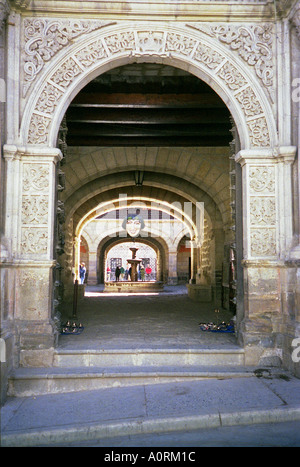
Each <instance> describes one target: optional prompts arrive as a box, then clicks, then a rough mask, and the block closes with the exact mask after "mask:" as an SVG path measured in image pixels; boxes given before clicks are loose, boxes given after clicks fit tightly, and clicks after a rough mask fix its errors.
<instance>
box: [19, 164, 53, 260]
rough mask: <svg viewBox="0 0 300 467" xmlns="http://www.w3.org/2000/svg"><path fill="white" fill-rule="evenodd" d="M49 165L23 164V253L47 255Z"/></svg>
mask: <svg viewBox="0 0 300 467" xmlns="http://www.w3.org/2000/svg"><path fill="white" fill-rule="evenodd" d="M49 177H50V171H49V165H48V164H41V163H29V162H26V163H24V164H23V192H22V209H21V222H22V225H21V253H22V254H25V255H36V254H37V255H45V254H47V250H48V216H49Z"/></svg>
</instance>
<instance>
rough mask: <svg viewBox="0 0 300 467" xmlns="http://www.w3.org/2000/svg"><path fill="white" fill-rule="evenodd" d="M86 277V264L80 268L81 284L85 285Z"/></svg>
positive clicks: (82, 264)
mask: <svg viewBox="0 0 300 467" xmlns="http://www.w3.org/2000/svg"><path fill="white" fill-rule="evenodd" d="M85 275H86V267H85V263H81V264H80V266H79V278H80V284H83V283H84V279H85Z"/></svg>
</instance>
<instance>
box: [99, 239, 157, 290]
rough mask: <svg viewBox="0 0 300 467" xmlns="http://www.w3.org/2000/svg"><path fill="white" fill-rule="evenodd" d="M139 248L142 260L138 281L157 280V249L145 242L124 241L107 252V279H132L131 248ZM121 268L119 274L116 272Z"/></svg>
mask: <svg viewBox="0 0 300 467" xmlns="http://www.w3.org/2000/svg"><path fill="white" fill-rule="evenodd" d="M132 247H135V248H137V251H138V253H137V258H138V259H139V260H140V263H139V266H138V269H137V281H156V280H157V276H158V269H157V267H158V264H157V260H158V258H157V253H156V252H155V250H154V249H153V248H152V247H151V246H149V245H146V244H145V243H143V242H141V241H140V242H134V241H132V242H122V243H119V244H118V245H115V246H113V247H111V248H110V249H109V250H108V251H107V252H105V256H106V264H105V272H106V278H105V280H106V281H114V280H115V281H117V280H120V281H128V280H131V269H130V268H131V266H130V263H129V262H128V260H130V259H131V257H132V255H131V250H130V248H132ZM117 267H119V268H120V272H119V275H117V273H116V269H117Z"/></svg>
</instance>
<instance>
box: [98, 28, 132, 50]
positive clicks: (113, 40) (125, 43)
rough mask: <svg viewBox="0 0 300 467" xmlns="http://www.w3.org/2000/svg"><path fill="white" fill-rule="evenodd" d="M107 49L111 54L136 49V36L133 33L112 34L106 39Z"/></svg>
mask: <svg viewBox="0 0 300 467" xmlns="http://www.w3.org/2000/svg"><path fill="white" fill-rule="evenodd" d="M105 43H106V47H107V49H108V50H109V52H110V53H111V54H116V53H119V52H121V51H125V50H133V49H135V36H134V33H133V32H132V31H128V32H120V33H117V34H112V35H110V36H107V37H106V38H105Z"/></svg>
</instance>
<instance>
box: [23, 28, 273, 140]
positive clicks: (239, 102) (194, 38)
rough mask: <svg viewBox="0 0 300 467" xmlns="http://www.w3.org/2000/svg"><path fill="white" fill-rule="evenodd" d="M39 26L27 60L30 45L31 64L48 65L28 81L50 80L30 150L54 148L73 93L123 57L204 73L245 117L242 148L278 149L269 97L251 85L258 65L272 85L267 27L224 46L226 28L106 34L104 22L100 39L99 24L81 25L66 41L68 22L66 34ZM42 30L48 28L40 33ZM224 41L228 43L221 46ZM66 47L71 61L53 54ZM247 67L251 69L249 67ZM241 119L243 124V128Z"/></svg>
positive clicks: (28, 134)
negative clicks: (174, 63)
mask: <svg viewBox="0 0 300 467" xmlns="http://www.w3.org/2000/svg"><path fill="white" fill-rule="evenodd" d="M31 21H33V20H31ZM36 21H37V23H32V24H36V25H38V24H40V26H39V27H38V26H36V27H37V31H38V32H36V33H32V34H33V37H34V38H35V39H34V40H33V39H32V40H33V42H28V46H27V49H26V50H27V52H26V54H27V60H29V59H28V57H29V50H30V46H29V43H30V44H33V43H34V44H36V46H37V50H36V51H35V53H34V57H33V58H32V59H33V60H36V61H39V62H40V60H41V59H40V58H38V57H41V58H42V60H43V66H42V63H41V64H40V66H39V65H38V64H36V66H35V68H34V72H33V73H32V74H31V75H30V76H31V77H30V80H31V82H33V81H34V80H35V78H37V76H38V75H39V76H42V73H43V72H44V73H46V74H45V80H44V82H43V84H42V85H41V86H40V87H39V88H38V89H37V94H36V96H35V99H34V101H31V100H29V101H28V102H27V104H26V106H25V111H24V114H23V123H22V129H21V133H22V135H23V138H25V140H27V142H28V143H29V144H37V145H49V144H50V145H51V144H52V143H54V140H53V141H52V139H53V138H54V135H56V133H57V131H56V128H55V127H53V125H55V122H56V121H61V119H62V116H61V115H58V112H59V109H60V108H62V107H63V104H64V102H65V100H66V99H68V96H69V95H70V93H71V92H72V93H74V91H75V89H76V87H77V86H79V87H81V86H82V84H80V83H81V82H82V80H84V81H85V82H87V81H88V76H89V74H90V73H92V72H93V73H94V72H95V69H99V73H100V72H101V67H102V66H105V67H106V69H107V64H108V63H109V62H110V61H111V62H113V61H114V62H115V60H116V59H118V60H119V59H121V58H122V59H124V57H128V58H136V59H138V58H140V57H148V58H149V57H150V58H151V60H153V61H156V60H158V59H159V60H160V61H161V60H162V61H163V60H165V59H166V60H170V59H171V58H174V59H175V60H179V61H182V62H184V63H185V64H186V63H187V62H188V63H189V64H190V66H192V67H194V69H196V70H197V69H198V70H199V74H200V75H201V76H203V73H204V75H205V76H207V79H208V80H209V81H210V82H212V83H215V85H216V86H217V87H218V89H223V91H224V93H225V94H226V95H227V98H226V99H227V101H228V103H229V107H231V106H232V111H233V113H235V112H237V114H238V115H239V116H240V117H239V119H238V121H237V125H238V126H239V133H240V135H241V139H242V140H244V141H243V145H244V146H249V147H270V146H271V145H272V144H273V143H274V142H275V140H276V131H275V129H274V128H275V124H274V120H273V117H272V110H271V107H268V105H267V103H266V98H265V96H264V97H262V95H259V94H258V92H260V91H258V87H257V85H256V84H255V79H254V80H252V78H251V66H253V67H254V68H255V69H256V70H257V74H258V70H260V74H259V76H260V79H261V80H262V81H264V80H265V81H266V80H267V78H268V79H269V81H270V80H271V78H270V76H271V71H270V70H271V68H270V67H269V65H268V64H269V56H270V57H271V55H272V54H271V44H270V40H271V39H270V36H271V29H270V28H269V27H267V26H266V27H263V26H262V27H260V28H259V27H257V28H255V27H254V26H253V27H249V28H248V29H249V30H248V29H247V28H242V27H241V28H240V29H237V30H236V31H235V32H234V31H233V30H231V29H230V31H228V34H229V36H228V38H227V39H226V37H227V35H226V34H227V33H226V31H225V30H222V33H221V29H220V28H219V30H218V32H217V29H216V30H215V32H214V33H213V34H212V33H210V35H209V37H207V35H205V34H203V31H201V32H200V31H198V30H197V25H193V28H191V27H190V26H191V24H189V25H188V26H189V27H188V28H187V27H181V28H180V29H178V26H177V27H176V32H174V31H173V28H172V26H171V25H170V27H169V28H168V29H166V28H162V27H160V26H159V24H155V25H153V27H151V28H150V27H149V25H148V24H147V26H146V27H144V28H143V27H142V25H135V26H132V25H128V28H126V27H125V26H124V25H122V27H119V30H118V29H117V26H112V25H111V26H108V25H105V26H107V27H105V28H104V27H103V26H104V25H103V23H101V25H99V28H100V31H99V32H98V34H97V35H95V33H94V32H92V31H93V29H95V28H96V23H95V22H93V23H92V26H90V27H88V26H87V24H86V23H85V22H84V24H83V26H81V27H79V24H77V23H76V25H77V26H78V28H77V29H74V30H73V29H72V25H71V23H70V24H69V29H70V30H69V29H68V34H67V33H66V39H65V36H64V35H63V36H62V31H65V29H66V24H65V23H64V26H63V25H62V23H61V27H58V23H57V22H55V21H54V20H52V23H51V24H53V28H52V29H51V27H50V23H49V24H48V23H47V25H48V26H49V28H46V24H45V23H39V22H38V20H37V19H36ZM49 21H50V20H49ZM26 24H27V27H29V24H31V23H30V22H29V19H27V23H26ZM42 24H43V25H44V28H42V27H41V25H42ZM194 26H195V28H194ZM245 31H247V34H246V32H245ZM50 33H51V34H50ZM28 34H29V33H28ZM35 34H36V35H35ZM42 34H44V36H42V37H43V40H42V38H41V40H40V41H38V40H37V37H40V36H41V35H42ZM73 34H75V35H76V40H75V42H74V44H73V43H72V42H71V40H70V38H71V37H73V36H72V35H73ZM80 34H84V38H85V39H84V40H83V39H82V38H81V37H79V36H80ZM56 35H58V38H57V37H56ZM52 36H53V41H54V42H55V43H56V42H57V43H58V45H57V46H56V47H54V52H53V53H51V54H50V52H48V48H49V44H50V37H52ZM77 36H78V37H77ZM245 36H246V37H245ZM62 37H63V39H65V40H63V39H62ZM220 37H222V41H221V44H220V40H219V38H220ZM263 40H265V41H266V43H264V42H263ZM226 41H227V43H230V45H231V46H230V48H229V50H228V47H227V45H223V43H226ZM43 44H44V47H45V51H44V52H43V48H42V47H43ZM245 44H247V47H248V49H250V50H249V53H248V55H247V57H245V55H243V52H242V50H243V48H242V47H243V46H244V45H245ZM62 48H65V51H66V53H65V54H61V53H60V54H56V53H55V51H57V50H59V51H61V49H62ZM236 50H238V51H239V53H238V56H237V57H234V56H233V54H234V51H236ZM263 51H265V55H264V54H263ZM57 57H59V58H57ZM241 57H242V58H243V60H241ZM238 60H240V62H238ZM270 60H271V58H270ZM25 62H26V59H25ZM244 62H246V64H244ZM26 63H29V61H27V62H26ZM46 63H47V66H46V65H45V64H46ZM249 64H251V66H250V67H249ZM184 66H186V65H184ZM247 67H248V68H247ZM32 70H33V67H32ZM26 76H27V75H26V72H25V78H24V79H25V81H28V80H29V78H28V77H26ZM267 81H268V80H267ZM269 81H268V83H269ZM25 84H26V83H25ZM268 85H269V84H268ZM265 86H267V84H265ZM267 115H268V116H267ZM241 117H243V118H244V122H243V120H242V118H241Z"/></svg>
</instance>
